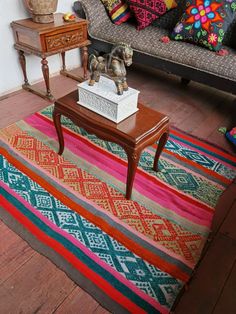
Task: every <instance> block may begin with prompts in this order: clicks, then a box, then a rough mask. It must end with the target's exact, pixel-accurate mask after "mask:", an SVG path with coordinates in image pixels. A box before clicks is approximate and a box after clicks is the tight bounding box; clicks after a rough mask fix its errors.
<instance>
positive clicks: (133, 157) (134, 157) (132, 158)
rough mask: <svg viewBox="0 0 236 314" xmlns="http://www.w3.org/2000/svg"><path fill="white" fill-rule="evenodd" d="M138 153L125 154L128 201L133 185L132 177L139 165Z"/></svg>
mask: <svg viewBox="0 0 236 314" xmlns="http://www.w3.org/2000/svg"><path fill="white" fill-rule="evenodd" d="M140 154H141V151H140V152H127V156H128V169H127V180H126V198H127V200H129V199H130V198H131V194H132V188H133V183H134V177H135V173H136V169H137V166H138V163H139V158H140Z"/></svg>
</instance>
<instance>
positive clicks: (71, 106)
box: [53, 90, 169, 199]
mask: <svg viewBox="0 0 236 314" xmlns="http://www.w3.org/2000/svg"><path fill="white" fill-rule="evenodd" d="M77 101H78V91H77V90H76V91H74V92H72V93H70V94H68V95H66V96H64V97H62V98H60V99H58V100H57V101H56V102H55V107H54V111H53V121H54V125H55V128H56V131H57V135H58V140H59V152H58V154H59V155H61V154H62V153H63V150H64V138H63V133H62V128H61V115H63V116H65V117H67V118H69V119H70V120H71V121H72V122H73V123H75V124H76V125H77V126H79V127H82V128H84V129H85V130H86V131H87V132H88V133H92V134H95V135H96V136H98V137H99V138H101V139H103V140H106V141H110V142H114V143H117V144H118V145H120V146H121V147H123V149H124V150H125V151H126V153H127V157H128V171H127V181H126V198H127V199H130V197H131V193H132V187H133V182H134V177H135V172H136V169H137V165H138V162H139V158H140V155H141V153H142V151H143V149H144V148H145V147H147V146H149V145H152V144H154V143H155V142H156V141H158V140H159V143H158V146H157V150H156V154H155V158H154V164H153V169H154V170H156V171H157V170H158V160H159V157H160V154H161V152H162V150H163V148H164V146H165V144H166V141H167V139H168V135H169V118H168V117H167V116H165V115H164V114H162V113H160V112H157V111H155V110H152V109H150V108H148V107H145V106H143V105H142V104H139V105H138V107H139V111H137V112H136V113H134V114H133V115H131V116H130V117H128V118H126V119H125V120H123V121H121V122H120V123H118V124H116V123H114V122H112V121H110V120H108V119H106V118H104V117H102V116H100V115H98V114H96V113H95V112H93V111H91V110H88V109H86V108H85V107H82V106H80V105H78V104H77Z"/></svg>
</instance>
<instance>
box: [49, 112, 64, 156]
mask: <svg viewBox="0 0 236 314" xmlns="http://www.w3.org/2000/svg"><path fill="white" fill-rule="evenodd" d="M52 117H53V122H54V125H55V129H56V132H57V136H58V141H59V150H58V154H59V155H62V153H63V151H64V137H63V133H62V127H61V114H60V113H59V112H57V111H56V110H55V109H54V111H53V114H52Z"/></svg>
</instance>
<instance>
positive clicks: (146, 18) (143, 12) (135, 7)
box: [127, 0, 177, 30]
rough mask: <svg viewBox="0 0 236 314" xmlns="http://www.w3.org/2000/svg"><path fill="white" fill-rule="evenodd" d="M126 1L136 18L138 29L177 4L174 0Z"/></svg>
mask: <svg viewBox="0 0 236 314" xmlns="http://www.w3.org/2000/svg"><path fill="white" fill-rule="evenodd" d="M127 2H128V3H129V7H130V10H131V12H133V14H134V16H135V18H136V21H137V24H138V25H137V29H138V30H141V29H143V28H145V27H147V26H148V25H150V24H151V23H152V22H153V21H154V20H156V19H158V18H159V17H160V16H161V15H163V14H165V13H166V11H168V10H170V9H172V8H174V7H176V6H177V4H176V1H175V0H127Z"/></svg>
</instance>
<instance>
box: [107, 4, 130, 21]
mask: <svg viewBox="0 0 236 314" xmlns="http://www.w3.org/2000/svg"><path fill="white" fill-rule="evenodd" d="M101 1H102V3H103V4H104V6H105V8H106V10H107V11H108V14H109V16H110V18H111V21H112V22H113V23H115V24H117V25H120V24H121V23H124V22H126V21H127V20H128V19H129V18H130V17H131V13H130V9H129V7H128V5H127V3H126V2H125V1H124V0H109V1H108V0H101Z"/></svg>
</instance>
